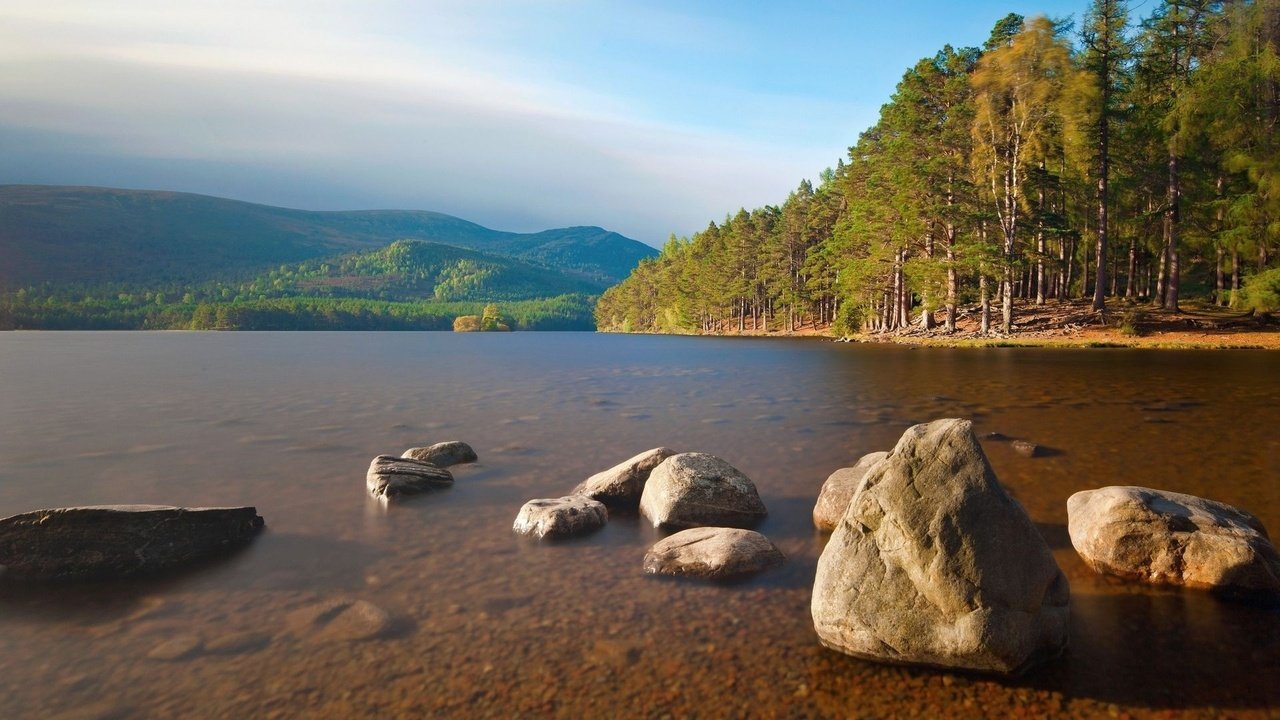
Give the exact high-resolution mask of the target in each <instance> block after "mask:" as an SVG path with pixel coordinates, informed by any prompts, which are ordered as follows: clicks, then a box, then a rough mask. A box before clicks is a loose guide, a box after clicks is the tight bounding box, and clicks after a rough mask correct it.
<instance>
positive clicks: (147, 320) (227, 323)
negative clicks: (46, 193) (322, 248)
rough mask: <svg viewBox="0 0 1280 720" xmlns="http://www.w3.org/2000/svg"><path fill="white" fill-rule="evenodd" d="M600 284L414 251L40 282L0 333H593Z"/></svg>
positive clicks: (20, 294)
mask: <svg viewBox="0 0 1280 720" xmlns="http://www.w3.org/2000/svg"><path fill="white" fill-rule="evenodd" d="M599 287H600V285H599V284H598V281H595V280H590V279H587V278H584V277H582V276H578V275H573V274H569V273H565V272H562V271H559V270H556V269H553V268H547V267H538V266H534V265H530V264H527V263H524V262H520V261H518V260H515V259H513V258H509V257H500V256H495V255H486V254H484V253H479V252H475V251H472V250H467V249H464V248H457V247H452V246H449V245H442V244H439V243H429V242H422V241H415V240H399V241H396V242H394V243H392V244H390V245H388V246H386V247H384V248H379V249H377V250H369V251H364V252H356V253H348V254H345V255H340V256H335V257H326V258H319V259H316V260H309V261H306V262H302V263H297V264H293V265H287V264H286V265H281V266H279V267H278V268H275V269H273V270H270V271H267V272H265V273H262V274H260V275H256V276H249V277H246V278H243V279H241V280H226V279H221V280H208V281H204V282H198V283H184V282H177V281H171V282H167V283H163V282H161V283H155V282H153V283H145V284H144V283H137V282H115V283H90V284H86V283H43V284H40V285H35V286H31V287H26V288H21V289H19V290H17V291H14V292H9V293H2V294H0V330H6V329H8V330H12V329H41V330H452V329H454V327H455V319H456V318H458V317H465V316H477V317H490V316H492V318H493V321H494V324H495V325H496V324H498V323H501V324H502V325H504V326H507V327H509V328H512V329H517V330H590V329H592V320H591V308H592V304H593V301H594V300H595V298H596V296H597V295H598V293H599Z"/></svg>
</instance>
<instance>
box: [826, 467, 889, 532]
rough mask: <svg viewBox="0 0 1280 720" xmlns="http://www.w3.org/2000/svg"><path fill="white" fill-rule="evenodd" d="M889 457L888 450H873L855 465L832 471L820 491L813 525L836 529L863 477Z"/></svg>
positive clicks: (829, 529) (828, 529)
mask: <svg viewBox="0 0 1280 720" xmlns="http://www.w3.org/2000/svg"><path fill="white" fill-rule="evenodd" d="M887 457H889V453H887V452H883V451H881V452H873V453H868V454H867V455H863V456H862V457H861V458H859V459H858V462H856V463H854V465H853V467H847V468H840V469H839V470H836V471H835V472H833V473H831V476H830V477H828V478H827V481H826V482H824V483H822V489H821V490H819V491H818V502H816V503H815V504H814V506H813V526H814V527H816V528H818V529H819V530H826V531H828V532H829V531H831V530H835V529H836V524H837V523H839V522H840V518H842V517H844V511H845V510H847V509H848V508H849V502H850V501H851V500H853V495H854V492H855V491H857V489H858V485H860V484H861V483H862V478H863V477H865V476H866V474H867V471H869V470H870V469H871V468H872V467H874V466H875V464H876V463H878V462H880V461H881V460H883V459H885V458H887Z"/></svg>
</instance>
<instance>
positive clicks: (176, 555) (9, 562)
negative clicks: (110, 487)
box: [0, 505, 263, 579]
mask: <svg viewBox="0 0 1280 720" xmlns="http://www.w3.org/2000/svg"><path fill="white" fill-rule="evenodd" d="M262 525H263V523H262V517H261V516H260V515H258V511H257V510H256V509H254V508H252V507H225V508H181V507H168V506H164V505H98V506H89V507H71V508H55V509H51V510H35V511H32V512H27V513H22V514H21V515H14V516H12V517H7V518H5V519H3V520H0V565H4V566H5V567H6V568H7V569H8V572H9V573H12V574H15V575H21V576H27V577H32V578H41V579H62V578H67V579H95V578H117V577H126V576H129V575H137V574H147V573H154V572H159V571H163V570H168V569H170V568H174V567H178V566H181V565H186V564H189V563H193V562H197V561H200V560H205V559H207V558H211V557H215V556H217V555H221V554H223V553H227V552H230V551H232V550H234V549H236V548H238V547H240V546H242V545H244V544H246V543H248V542H249V541H250V540H252V539H253V537H254V536H255V535H256V534H257V533H258V531H259V530H261V529H262Z"/></svg>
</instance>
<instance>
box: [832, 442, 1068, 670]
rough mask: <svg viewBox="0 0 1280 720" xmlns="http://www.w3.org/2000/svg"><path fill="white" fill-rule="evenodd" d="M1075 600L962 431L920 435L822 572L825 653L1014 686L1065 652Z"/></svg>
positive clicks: (860, 509) (877, 476) (880, 476)
mask: <svg viewBox="0 0 1280 720" xmlns="http://www.w3.org/2000/svg"><path fill="white" fill-rule="evenodd" d="M1069 596H1070V592H1069V589H1068V586H1067V581H1066V578H1065V577H1064V576H1063V574H1062V572H1061V570H1059V569H1058V565H1057V563H1055V562H1054V559H1053V555H1052V553H1051V552H1050V550H1049V547H1048V546H1047V545H1046V544H1045V542H1044V540H1043V539H1042V538H1041V536H1040V533H1039V532H1037V530H1036V528H1035V526H1034V525H1033V524H1032V522H1031V520H1030V519H1029V518H1028V517H1027V514H1026V512H1024V511H1023V509H1022V508H1021V507H1020V506H1019V505H1018V504H1017V503H1016V502H1015V501H1014V500H1013V499H1012V498H1011V497H1010V496H1009V495H1008V493H1006V492H1005V490H1004V489H1003V488H1002V487H1001V486H1000V483H999V482H998V481H997V480H996V477H995V473H994V472H992V470H991V466H990V465H989V464H988V463H987V459H986V456H985V455H983V453H982V448H981V447H980V446H979V445H978V442H977V439H976V438H975V437H974V435H973V429H972V424H971V423H970V422H968V421H966V420H938V421H936V422H933V423H928V424H925V425H916V426H914V427H912V428H910V429H909V430H907V432H906V433H905V434H903V436H902V439H900V440H899V441H898V444H897V446H896V447H895V448H894V449H893V452H892V453H890V455H889V457H887V458H886V459H885V460H883V461H882V462H880V463H878V464H877V465H876V466H875V467H874V468H872V470H871V471H870V472H868V473H867V475H866V477H865V478H864V479H863V483H862V486H861V488H860V489H859V490H858V492H857V494H856V495H855V496H854V499H853V501H852V502H851V503H850V504H849V507H848V509H847V511H846V512H845V515H844V517H843V518H841V520H840V523H839V524H838V525H837V526H836V529H835V532H834V533H833V534H832V535H831V539H830V541H829V542H828V543H827V546H826V548H825V549H824V550H823V552H822V556H821V558H819V560H818V570H817V576H816V578H815V579H814V586H813V600H812V613H813V623H814V628H815V629H816V630H817V632H818V637H819V639H820V640H821V642H822V644H823V645H825V646H827V647H829V648H832V649H834V650H839V651H840V652H844V653H848V654H850V655H855V656H858V657H864V658H868V659H872V660H879V661H885V662H891V663H905V664H913V665H927V666H935V667H944V668H959V669H965V670H975V671H981V672H992V673H1001V674H1017V673H1019V672H1021V671H1023V670H1025V669H1026V668H1027V667H1029V666H1031V665H1033V664H1035V663H1036V662H1039V661H1042V660H1045V659H1047V658H1051V657H1054V656H1056V655H1058V654H1059V653H1060V652H1061V651H1062V649H1063V648H1064V647H1065V646H1066V643H1067V616H1068V601H1069Z"/></svg>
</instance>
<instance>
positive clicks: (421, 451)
mask: <svg viewBox="0 0 1280 720" xmlns="http://www.w3.org/2000/svg"><path fill="white" fill-rule="evenodd" d="M401 457H406V458H409V459H411V460H421V461H422V462H426V463H431V464H432V465H435V466H436V467H438V468H446V467H449V466H451V465H461V464H463V463H473V462H475V461H476V460H478V459H479V458H478V457H477V456H476V451H475V450H472V449H471V446H470V445H468V444H466V443H464V442H462V441H461V440H449V441H447V442H438V443H436V444H435V445H430V446H428V447H417V448H409V449H408V450H405V451H404V453H403V454H402V455H401Z"/></svg>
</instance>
